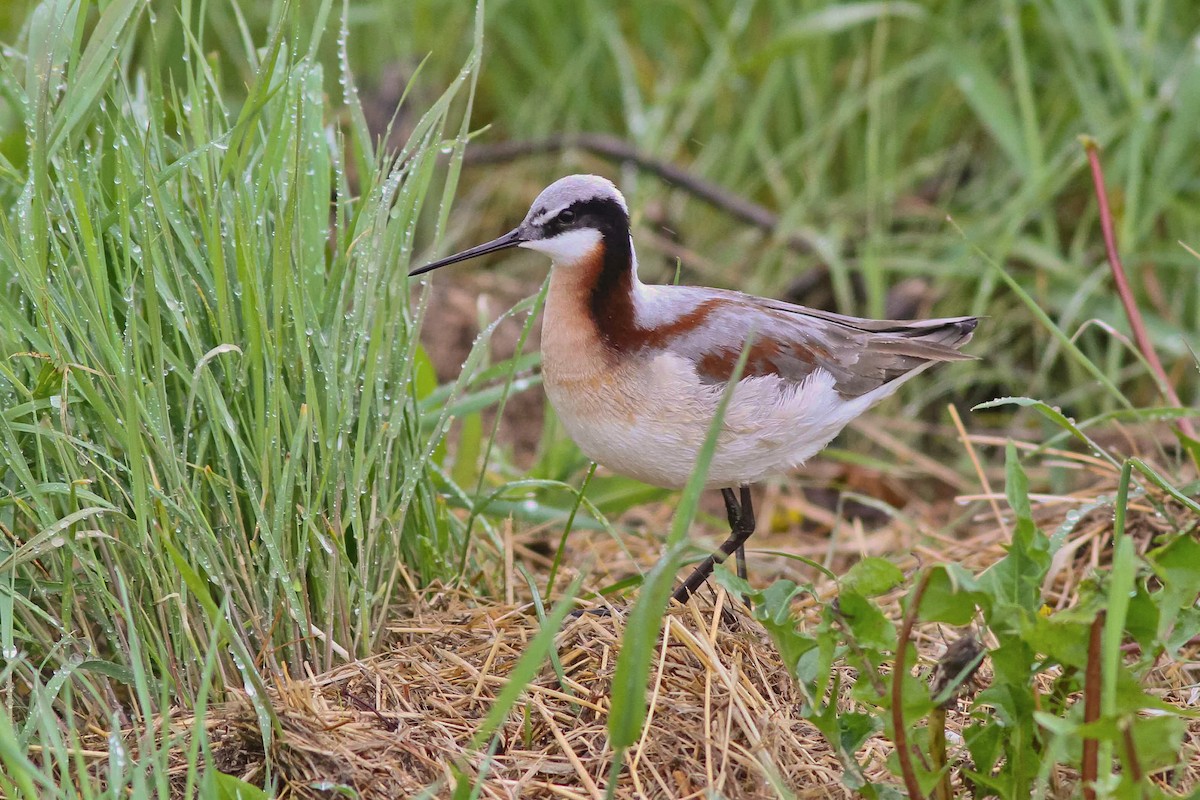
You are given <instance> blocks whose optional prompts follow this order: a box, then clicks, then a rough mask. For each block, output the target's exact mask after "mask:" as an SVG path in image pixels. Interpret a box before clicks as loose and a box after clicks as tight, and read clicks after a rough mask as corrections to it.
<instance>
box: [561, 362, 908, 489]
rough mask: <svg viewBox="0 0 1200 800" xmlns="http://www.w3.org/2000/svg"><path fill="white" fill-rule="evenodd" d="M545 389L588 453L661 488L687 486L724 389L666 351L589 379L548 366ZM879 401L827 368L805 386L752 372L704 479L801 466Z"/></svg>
mask: <svg viewBox="0 0 1200 800" xmlns="http://www.w3.org/2000/svg"><path fill="white" fill-rule="evenodd" d="M545 388H546V394H547V396H548V397H549V398H550V402H551V404H552V405H553V406H554V409H555V411H556V412H557V413H558V416H559V418H560V419H561V420H562V423H563V425H564V427H566V429H567V432H568V433H570V435H571V437H572V438H573V439H574V440H575V442H576V443H577V444H578V445H579V447H580V449H581V450H583V452H584V453H585V454H586V455H587V456H588V457H589V458H592V459H594V460H595V461H597V462H598V463H600V464H602V465H604V466H605V467H608V468H609V469H611V470H613V471H614V472H617V473H620V474H623V475H629V476H631V477H633V478H637V479H638V480H641V481H645V482H646V483H649V484H652V485H655V486H664V487H668V488H680V487H682V486H683V485H684V484H686V483H687V480H688V478H689V476H690V475H691V473H692V469H693V467H694V466H695V464H696V458H697V456H698V454H699V451H700V448H701V445H702V444H703V442H704V439H705V436H706V435H707V433H708V429H709V426H710V425H711V424H712V420H713V418H714V416H715V413H716V409H717V406H718V403H719V401H720V398H721V393H722V392H723V391H724V388H725V387H724V386H723V385H716V384H711V383H705V382H702V381H701V380H700V379H699V378H698V377H697V375H696V372H695V369H694V367H693V365H692V364H691V362H689V361H687V360H686V359H683V358H681V357H679V356H676V355H673V354H671V353H659V354H657V355H655V356H653V357H652V358H647V359H644V360H638V363H636V364H633V365H629V366H627V367H625V368H622V369H620V370H619V371H613V372H611V373H609V374H608V375H607V376H605V377H604V379H603V380H596V379H595V377H594V378H593V380H591V381H588V385H579V384H574V383H572V382H569V381H567V382H560V381H558V380H555V379H554V378H553V377H551V375H550V374H548V375H547V380H546V383H545ZM889 393H890V392H889ZM877 399H879V398H878V397H871V396H865V397H860V398H856V399H854V400H850V401H847V400H844V399H843V398H842V397H841V396H840V395H839V394H838V393H837V392H836V391H835V390H834V388H833V379H832V377H831V376H830V375H829V374H828V373H826V372H824V371H821V370H818V371H816V372H814V373H813V374H812V375H811V376H810V377H809V378H808V379H806V380H805V381H803V382H802V383H800V384H788V383H786V382H784V381H782V380H781V379H779V378H778V377H776V376H773V375H771V376H764V377H755V378H748V379H746V380H743V381H741V382H740V383H739V384H738V386H737V388H736V389H735V390H734V394H733V397H732V398H731V401H730V403H729V407H728V409H727V411H726V414H725V417H724V419H723V422H722V425H721V432H720V434H719V438H718V444H717V450H716V454H715V455H714V457H713V460H712V462H711V464H710V465H709V471H708V479H707V481H706V484H705V485H706V486H708V487H710V488H712V487H736V486H739V485H741V484H743V483H753V482H755V481H757V480H760V479H762V478H764V477H767V476H769V475H772V474H777V473H780V472H784V471H786V470H788V469H790V468H792V467H795V466H797V465H799V464H802V463H803V462H804V461H805V460H807V459H808V458H809V457H811V456H812V455H814V454H815V453H816V452H818V451H819V450H821V448H823V447H824V446H825V445H827V444H828V443H829V442H830V440H832V439H833V437H834V436H836V435H837V434H838V432H839V431H840V430H841V429H842V428H843V427H845V425H846V424H847V423H848V422H849V421H850V420H852V419H854V417H856V416H858V415H859V414H861V413H862V412H863V411H864V410H865V409H866V408H867V407H868V406H869V405H871V404H872V403H873V402H874V401H875V400H877Z"/></svg>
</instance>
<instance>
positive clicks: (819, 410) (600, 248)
mask: <svg viewBox="0 0 1200 800" xmlns="http://www.w3.org/2000/svg"><path fill="white" fill-rule="evenodd" d="M510 247H524V248H526V249H529V250H537V251H539V252H542V253H545V254H546V255H548V256H550V258H551V260H552V261H553V268H552V271H551V275H550V289H549V293H548V295H547V297H546V307H545V315H544V317H543V320H542V380H543V383H544V385H545V388H546V395H547V397H549V398H550V403H551V404H552V405H553V406H554V410H555V411H556V412H557V414H558V416H559V418H560V419H561V420H562V423H563V426H564V427H565V428H566V429H567V432H568V433H570V435H571V437H572V438H573V439H574V440H575V442H576V443H577V444H578V445H579V447H580V449H581V450H583V452H584V453H585V454H586V455H587V456H588V457H589V458H592V459H594V460H595V461H597V462H598V463H600V464H602V465H604V466H605V467H607V468H609V469H611V470H612V471H614V472H617V473H621V474H624V475H628V476H631V477H633V478H637V479H638V480H641V481H644V482H646V483H649V484H653V485H655V486H663V487H667V488H681V487H683V485H684V484H685V483H686V482H687V480H688V477H689V476H690V475H691V472H692V468H693V465H694V464H695V462H696V457H697V453H698V452H699V450H700V447H701V445H702V443H703V442H704V440H705V437H706V435H707V433H708V430H709V427H710V425H711V423H712V420H713V418H714V416H715V413H716V409H717V405H718V403H719V401H720V399H721V395H722V392H723V391H724V389H725V386H726V384H727V382H728V381H729V380H730V378H731V377H732V376H733V373H734V370H735V368H736V365H737V362H738V360H739V356H740V355H741V353H742V350H743V349H745V348H746V347H747V345H748V350H749V352H748V353H747V360H746V364H745V368H744V371H743V373H742V374H741V376H740V378H739V380H738V382H737V385H736V386H735V387H734V391H733V394H732V396H731V399H730V402H729V405H728V408H727V409H726V413H725V416H724V419H723V421H722V428H721V432H720V435H719V439H718V444H717V449H716V454H715V455H714V457H713V459H712V461H711V463H710V465H709V469H708V477H707V483H706V486H707V487H708V488H719V489H721V493H722V496H723V497H724V500H725V507H726V510H727V512H728V515H729V526H730V536H729V539H728V540H726V541H725V542H724V543H723V544H722V545H721V547H720V548H719V550H718V551H717V552H716V553H714V554H713V555H712V556H710V557H709V558H708V559H706V560H705V561H704V562H702V563H701V564H700V565H699V566H698V567H697V568H696V569H695V571H694V572H693V573H692V574H691V576H689V577H688V579H687V580H686V581H685V582H684V583H683V584H682V585H681V586H680V587H679V588H678V589H677V590H676V592H675V598H676V599H677V600H679V601H681V602H686V601H687V600H688V598H689V597H691V595H692V594H693V593H694V592H695V591H696V589H698V588H699V587H700V585H701V584H703V583H704V581H705V579H706V578H707V577H708V575H709V574H710V573H711V572H712V570H713V566H714V565H715V564H717V563H719V562H722V561H724V560H725V559H726V558H728V557H729V556H730V555H732V554H733V553H735V552H736V553H737V555H738V563H737V566H738V572H739V574H741V575H743V577H744V576H745V561H744V558H745V554H744V550H743V546H744V544H745V542H746V540H747V539H748V538H749V537H750V535H751V534H752V533H753V532H754V527H755V525H754V509H753V505H752V504H751V499H750V489H749V484H751V483H754V482H755V481H757V480H760V479H762V478H764V477H767V476H768V475H772V474H775V473H779V472H783V471H786V470H788V469H791V468H792V467H795V466H798V465H800V464H803V463H804V461H805V460H807V459H808V458H809V457H811V456H812V455H814V454H815V453H817V452H818V451H819V450H821V449H822V448H823V447H825V445H827V444H828V443H829V442H830V441H831V440H832V439H833V437H834V436H836V435H837V433H838V432H839V431H840V430H841V429H842V428H843V427H845V426H846V424H847V423H848V422H850V421H851V420H852V419H854V418H855V417H857V416H858V415H860V414H862V413H863V412H864V411H866V410H867V409H868V408H870V407H871V406H872V405H874V404H875V403H877V402H879V401H880V400H882V399H883V398H885V397H887V396H888V395H890V394H892V393H893V392H895V391H896V389H898V388H899V387H900V386H901V385H902V384H903V383H904V382H905V381H907V380H908V379H909V378H912V377H913V376H915V375H917V374H918V373H920V372H921V371H923V370H924V369H925V368H927V367H929V366H930V365H932V364H934V363H937V362H940V361H956V360H962V359H967V358H969V356H965V355H963V354H961V353H959V352H958V348H959V347H962V346H963V345H964V344H966V343H967V341H968V340H969V339H970V338H971V333H972V331H974V330H975V325H976V323H977V322H978V320H977V318H975V317H952V318H946V319H930V320H917V321H906V322H900V321H891V320H868V319H858V318H856V317H847V316H843V315H841V314H833V313H830V312H828V311H818V310H816V309H811V308H805V307H803V306H798V305H792V304H790V303H784V302H780V301H777V300H769V299H766V298H762V297H754V296H752V295H747V294H742V293H740V292H732V291H726V290H723V289H705V288H700V287H692V286H648V285H646V284H644V283H642V282H641V281H640V280H638V275H637V256H636V255H635V254H634V250H633V240H632V238H631V237H630V229H629V209H628V207H627V206H626V205H625V198H624V197H623V196H622V195H621V193H620V192H619V191H618V190H617V187H616V186H614V185H613V184H612V183H611V182H610V181H608V180H606V179H604V178H601V177H598V176H595V175H571V176H568V177H566V178H562V179H560V180H558V181H555V182H554V183H553V184H551V185H550V186H549V187H547V188H546V189H545V190H544V191H543V192H542V193H541V194H540V195H538V197H537V199H536V200H535V201H534V202H533V206H532V207H531V208H530V210H529V213H528V214H527V215H526V217H525V220H524V221H523V222H522V223H521V224H520V225H519V226H517V228H516V229H515V230H512V231H510V232H508V233H506V234H504V235H503V236H501V237H500V238H498V239H494V240H492V241H490V242H487V243H485V244H481V245H479V246H477V247H472V248H470V249H469V250H464V251H462V252H461V253H456V254H454V255H452V256H448V257H446V258H443V259H440V260H438V261H434V262H433V263H431V264H426V265H425V266H423V267H420V268H419V269H415V270H413V271H412V272H411V273H409V274H410V276H416V275H421V274H423V273H426V272H429V271H431V270H435V269H437V268H439V267H444V266H446V265H448V264H454V263H456V262H459V261H465V260H467V259H469V258H475V257H476V256H481V255H484V254H485V253H494V252H496V251H498V250H505V249H507V248H510ZM735 489H736V490H737V491H738V493H739V494H740V497H739V496H738V495H736V494H735Z"/></svg>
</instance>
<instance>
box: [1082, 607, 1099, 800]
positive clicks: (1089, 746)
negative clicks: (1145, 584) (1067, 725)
mask: <svg viewBox="0 0 1200 800" xmlns="http://www.w3.org/2000/svg"><path fill="white" fill-rule="evenodd" d="M1104 616H1105V615H1104V612H1103V611H1101V612H1100V613H1099V614H1097V615H1096V619H1094V620H1093V621H1092V629H1091V632H1090V635H1089V636H1088V660H1087V670H1086V672H1084V676H1083V721H1084V723H1085V724H1086V723H1088V722H1095V721H1096V720H1098V719H1100V679H1101V675H1100V661H1101V653H1100V644H1101V642H1102V640H1103V638H1104ZM1099 766H1100V740H1099V739H1094V738H1091V737H1088V738H1085V739H1084V740H1083V763H1082V764H1081V765H1080V767H1081V768H1080V772H1081V773H1082V775H1081V778H1082V779H1083V797H1084V800H1096V777H1097V775H1098V773H1099V771H1100V770H1099Z"/></svg>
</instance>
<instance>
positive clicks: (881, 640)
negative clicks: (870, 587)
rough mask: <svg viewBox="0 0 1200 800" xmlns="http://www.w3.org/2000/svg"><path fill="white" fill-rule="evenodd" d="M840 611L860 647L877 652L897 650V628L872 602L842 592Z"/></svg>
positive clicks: (839, 600)
mask: <svg viewBox="0 0 1200 800" xmlns="http://www.w3.org/2000/svg"><path fill="white" fill-rule="evenodd" d="M838 610H839V611H840V612H841V617H842V620H843V621H844V622H845V623H846V627H848V628H849V629H850V633H851V634H852V635H853V637H854V638H855V639H857V640H858V643H859V644H860V645H863V646H864V647H870V648H874V649H875V650H894V649H895V647H896V626H895V625H893V624H892V622H891V620H889V619H888V618H887V617H886V616H884V613H883V612H882V611H880V610H879V607H878V606H876V605H875V604H874V603H872V602H871V601H870V600H868V599H867V598H865V597H863V596H862V595H859V594H855V593H853V592H842V593H841V594H840V595H838Z"/></svg>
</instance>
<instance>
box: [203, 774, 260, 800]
mask: <svg viewBox="0 0 1200 800" xmlns="http://www.w3.org/2000/svg"><path fill="white" fill-rule="evenodd" d="M200 796H201V797H208V798H212V800H267V798H268V797H270V795H268V794H267V793H266V792H265V791H263V790H262V789H260V788H259V787H257V786H255V785H254V784H252V783H246V782H245V781H244V780H242V779H240V778H235V777H234V776H232V775H226V774H225V773H224V772H221V771H219V770H215V769H210V770H208V771H207V772H205V773H204V778H203V779H202V780H201V785H200Z"/></svg>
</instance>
